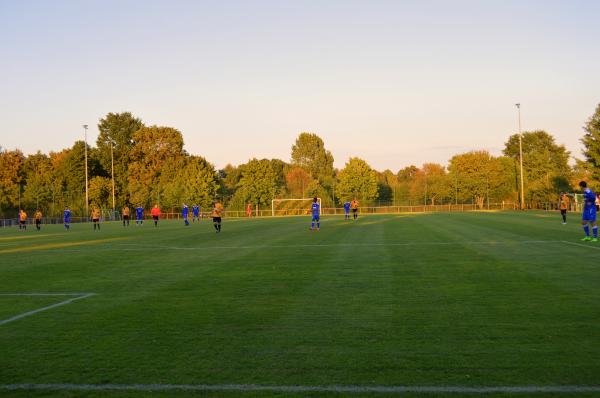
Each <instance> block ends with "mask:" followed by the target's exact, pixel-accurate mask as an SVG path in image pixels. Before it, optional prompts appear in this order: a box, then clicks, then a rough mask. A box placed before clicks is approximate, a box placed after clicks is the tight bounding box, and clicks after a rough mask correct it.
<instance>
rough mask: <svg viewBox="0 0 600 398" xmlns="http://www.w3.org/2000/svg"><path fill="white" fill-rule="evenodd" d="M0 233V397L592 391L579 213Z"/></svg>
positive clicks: (597, 258) (597, 365)
mask: <svg viewBox="0 0 600 398" xmlns="http://www.w3.org/2000/svg"><path fill="white" fill-rule="evenodd" d="M569 222H570V223H569V224H568V225H566V226H565V225H562V224H561V222H560V217H559V215H558V214H550V213H536V212H529V213H512V212H504V213H483V212H482V213H454V214H452V213H436V214H418V215H382V216H368V217H361V218H359V220H358V221H357V222H353V221H345V220H344V219H343V216H336V217H333V216H331V217H324V218H323V220H322V225H321V227H322V228H321V231H320V232H310V231H309V225H310V218H309V217H288V218H275V219H251V220H245V219H224V223H223V232H221V233H220V234H216V233H215V232H214V230H213V228H212V224H211V223H210V222H208V221H207V220H203V221H202V222H201V223H200V224H192V225H190V226H189V227H184V226H183V223H182V222H175V221H168V222H167V221H161V222H160V224H159V227H158V228H154V227H153V226H152V225H151V223H150V222H148V223H146V224H145V225H144V226H143V227H136V226H135V225H131V226H130V227H129V228H123V227H122V226H121V224H119V223H104V224H102V229H101V231H99V232H94V231H93V230H92V225H91V224H85V225H84V224H74V225H72V227H71V231H69V232H65V231H64V230H63V229H62V227H61V226H44V227H43V229H42V231H39V232H38V231H35V230H34V229H33V228H31V227H30V228H29V229H28V230H27V232H25V233H23V232H19V231H18V230H15V229H10V230H9V229H3V230H0V264H1V266H0V294H1V295H0V396H2V397H5V396H7V397H8V396H10V397H12V396H15V397H32V396H59V397H82V396H83V397H100V396H102V397H107V396H108V397H186V396H206V397H263V396H266V397H275V396H277V397H283V396H286V397H287V396H293V397H301V396H302V397H304V396H309V397H325V396H352V397H384V396H385V397H390V396H403V397H406V396H410V397H413V396H414V397H416V396H419V397H421V396H432V397H434V396H435V397H442V396H444V397H445V396H448V397H456V396H462V395H467V396H473V397H475V396H484V395H485V396H489V395H492V396H494V397H497V396H531V395H535V396H544V397H548V396H556V397H558V396H565V395H569V396H586V397H587V396H590V397H591V396H600V289H599V287H600V245H598V244H594V243H585V244H584V243H581V242H579V238H580V237H581V236H582V232H581V228H580V227H579V226H578V217H576V216H575V215H573V214H571V215H570V220H569Z"/></svg>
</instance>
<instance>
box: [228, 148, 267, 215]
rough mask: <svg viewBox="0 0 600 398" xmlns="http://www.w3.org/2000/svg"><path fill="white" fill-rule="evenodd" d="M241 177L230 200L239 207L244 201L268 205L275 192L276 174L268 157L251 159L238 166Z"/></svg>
mask: <svg viewBox="0 0 600 398" xmlns="http://www.w3.org/2000/svg"><path fill="white" fill-rule="evenodd" d="M240 169H241V178H240V180H239V182H238V189H237V191H236V192H235V195H234V198H233V199H232V202H233V203H234V205H235V206H237V207H239V206H242V207H243V205H244V203H248V202H251V203H254V204H258V205H262V206H266V205H269V204H270V203H271V200H272V199H273V198H275V196H276V194H277V184H278V179H279V177H278V175H277V172H276V171H275V170H274V169H273V163H272V162H271V161H270V160H269V159H261V160H258V159H251V160H250V161H249V162H248V163H246V164H244V165H242V166H240Z"/></svg>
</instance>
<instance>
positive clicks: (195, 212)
mask: <svg viewBox="0 0 600 398" xmlns="http://www.w3.org/2000/svg"><path fill="white" fill-rule="evenodd" d="M196 220H198V222H200V206H198V205H193V206H192V222H196Z"/></svg>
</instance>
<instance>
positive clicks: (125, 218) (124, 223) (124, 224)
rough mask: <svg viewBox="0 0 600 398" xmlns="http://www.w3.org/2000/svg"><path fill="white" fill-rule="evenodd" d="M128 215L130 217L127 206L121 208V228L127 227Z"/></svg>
mask: <svg viewBox="0 0 600 398" xmlns="http://www.w3.org/2000/svg"><path fill="white" fill-rule="evenodd" d="M130 215H131V210H129V206H127V205H125V206H123V226H124V227H128V226H129V218H130Z"/></svg>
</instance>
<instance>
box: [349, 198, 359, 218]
mask: <svg viewBox="0 0 600 398" xmlns="http://www.w3.org/2000/svg"><path fill="white" fill-rule="evenodd" d="M350 207H351V208H352V216H353V217H354V219H355V220H356V219H357V218H358V200H356V199H353V200H352V203H350Z"/></svg>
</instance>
